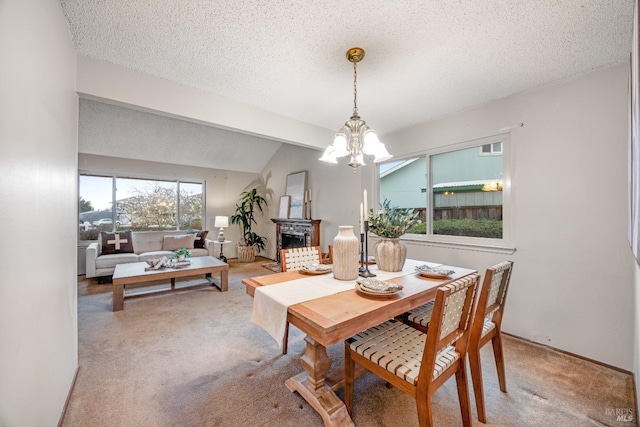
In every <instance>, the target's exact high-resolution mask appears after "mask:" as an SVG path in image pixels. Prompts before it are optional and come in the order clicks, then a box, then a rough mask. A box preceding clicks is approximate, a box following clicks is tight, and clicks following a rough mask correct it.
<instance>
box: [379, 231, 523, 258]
mask: <svg viewBox="0 0 640 427" xmlns="http://www.w3.org/2000/svg"><path fill="white" fill-rule="evenodd" d="M370 238H371V239H372V240H379V239H380V238H379V237H378V236H376V235H370ZM400 240H401V241H402V242H403V243H405V244H412V245H413V244H414V245H417V246H429V247H435V248H445V249H459V250H466V251H475V252H488V253H494V254H505V255H512V254H514V253H515V252H516V248H514V247H509V246H500V245H491V244H487V243H468V242H452V241H449V240H441V239H432V238H429V237H426V236H425V237H424V238H415V237H401V238H400Z"/></svg>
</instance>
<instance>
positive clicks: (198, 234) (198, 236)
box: [189, 230, 209, 248]
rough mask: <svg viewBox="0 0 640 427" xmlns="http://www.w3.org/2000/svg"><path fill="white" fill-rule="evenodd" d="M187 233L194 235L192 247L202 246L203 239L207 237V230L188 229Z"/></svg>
mask: <svg viewBox="0 0 640 427" xmlns="http://www.w3.org/2000/svg"><path fill="white" fill-rule="evenodd" d="M189 233H191V234H194V235H195V238H194V239H195V240H194V242H193V247H194V248H204V239H206V238H207V234H209V230H192V231H189Z"/></svg>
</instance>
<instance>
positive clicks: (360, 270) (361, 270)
mask: <svg viewBox="0 0 640 427" xmlns="http://www.w3.org/2000/svg"><path fill="white" fill-rule="evenodd" d="M362 229H363V230H364V225H363V226H362ZM364 270H365V268H364V233H360V268H359V269H358V271H359V272H360V273H363V272H364Z"/></svg>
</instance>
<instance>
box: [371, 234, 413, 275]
mask: <svg viewBox="0 0 640 427" xmlns="http://www.w3.org/2000/svg"><path fill="white" fill-rule="evenodd" d="M375 253H376V264H377V265H378V270H381V271H400V270H402V267H404V262H405V261H406V259H407V247H406V246H405V245H404V244H402V242H400V239H399V238H395V239H388V238H384V237H381V238H380V240H379V241H378V243H377V244H376V247H375Z"/></svg>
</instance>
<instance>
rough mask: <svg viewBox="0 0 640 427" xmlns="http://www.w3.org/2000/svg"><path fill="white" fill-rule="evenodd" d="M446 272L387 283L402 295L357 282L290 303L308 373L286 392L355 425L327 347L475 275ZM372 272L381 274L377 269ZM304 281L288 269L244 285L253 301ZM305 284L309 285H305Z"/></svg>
mask: <svg viewBox="0 0 640 427" xmlns="http://www.w3.org/2000/svg"><path fill="white" fill-rule="evenodd" d="M442 268H447V269H449V270H453V271H454V273H453V274H451V275H449V276H447V277H445V278H429V277H424V276H421V275H418V274H407V275H404V276H400V277H396V278H394V279H389V280H387V281H388V282H391V283H397V284H400V285H402V286H403V289H402V291H401V292H399V293H397V294H395V295H392V296H387V297H374V296H370V295H366V294H363V293H361V292H360V291H357V290H356V289H355V281H354V288H353V289H351V290H347V291H343V292H338V293H335V294H332V295H328V296H323V297H320V298H316V299H311V300H309V301H304V302H301V303H298V304H294V305H290V306H289V307H288V309H287V321H288V322H289V323H291V324H293V325H294V326H296V327H297V328H298V329H300V330H301V331H303V332H304V333H305V334H306V337H305V338H304V340H305V342H306V348H305V352H304V354H303V355H302V357H301V358H300V363H301V364H302V368H303V370H304V372H302V373H300V374H298V375H296V376H294V377H292V378H289V379H288V380H286V381H285V385H286V386H287V388H288V389H289V390H290V391H292V392H294V391H297V392H298V393H299V394H300V395H301V396H302V397H303V398H304V399H305V400H306V401H307V402H308V403H309V404H310V405H311V406H312V407H313V408H314V409H315V410H316V411H317V412H318V413H319V414H320V415H321V416H322V419H323V421H324V424H325V425H326V426H353V425H354V424H353V421H352V420H351V417H350V416H349V413H348V412H347V408H346V406H345V405H344V403H343V402H342V400H340V398H339V397H338V396H337V395H336V394H335V390H338V389H340V388H342V387H343V386H344V371H343V367H339V368H338V369H335V370H334V371H331V372H330V369H331V364H332V361H331V359H330V358H329V356H328V355H327V347H329V346H331V345H333V344H336V343H339V342H341V341H344V340H345V339H347V338H349V337H351V336H353V335H355V334H357V333H359V332H362V331H363V330H365V329H367V328H370V327H372V326H375V325H377V324H380V323H382V322H384V321H386V320H388V319H391V318H393V317H395V316H399V315H401V314H403V313H405V312H406V311H409V310H411V309H413V308H415V307H418V306H420V305H422V304H425V303H427V302H429V301H431V300H433V299H435V294H436V289H437V288H438V287H440V286H443V285H446V284H447V283H450V282H451V281H453V280H456V279H459V278H461V277H464V276H467V275H469V274H472V273H475V272H476V271H475V270H470V269H467V268H462V267H452V266H442ZM370 270H371V271H372V272H373V273H375V272H376V268H375V267H373V268H371V267H370ZM305 277H310V276H305V275H304V274H302V273H300V272H299V271H287V272H284V273H275V274H267V275H264V276H258V277H251V278H246V279H243V280H242V283H243V284H244V285H245V287H246V292H247V294H248V295H250V296H251V297H253V296H254V294H255V291H256V289H257V288H259V287H261V286H269V285H276V284H279V283H284V282H288V281H292V280H297V279H302V278H305ZM300 285H301V286H304V282H300ZM360 371H362V370H360ZM360 373H362V372H360Z"/></svg>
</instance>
